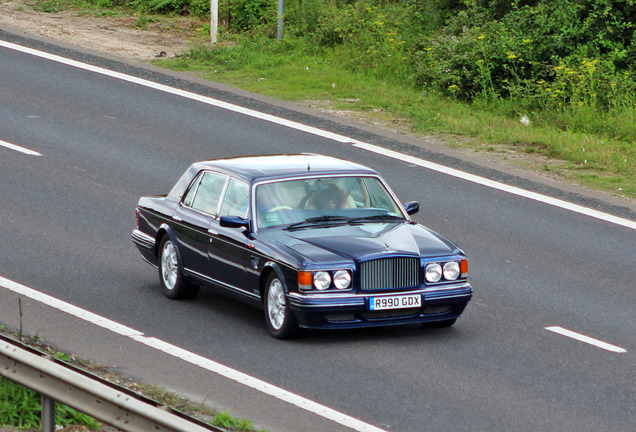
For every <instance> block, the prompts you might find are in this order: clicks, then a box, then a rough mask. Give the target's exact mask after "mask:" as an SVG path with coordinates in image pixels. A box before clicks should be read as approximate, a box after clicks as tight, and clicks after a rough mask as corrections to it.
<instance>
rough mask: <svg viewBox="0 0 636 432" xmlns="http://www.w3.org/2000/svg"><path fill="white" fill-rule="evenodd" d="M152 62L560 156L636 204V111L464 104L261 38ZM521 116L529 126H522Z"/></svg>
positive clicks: (558, 168)
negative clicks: (537, 109)
mask: <svg viewBox="0 0 636 432" xmlns="http://www.w3.org/2000/svg"><path fill="white" fill-rule="evenodd" d="M156 63H157V64H158V65H160V66H163V67H167V68H170V69H173V70H180V71H192V72H196V73H197V74H199V75H200V76H201V77H203V78H205V79H209V80H212V81H216V82H221V83H224V84H227V85H230V86H235V87H239V88H242V89H244V90H249V91H252V92H257V93H260V94H264V95H268V96H271V97H275V98H278V99H283V100H289V101H297V102H304V101H314V103H315V104H317V105H321V106H328V107H330V108H331V109H336V110H348V111H355V112H358V113H359V114H360V116H362V117H367V118H369V119H370V120H371V121H378V122H381V123H385V124H387V125H400V126H401V127H402V128H405V129H406V130H407V131H408V132H412V133H416V134H421V135H441V136H444V137H445V138H446V139H448V137H449V136H450V137H451V138H450V139H449V144H450V145H455V146H463V147H470V148H472V149H475V150H478V151H480V150H489V151H493V148H494V149H497V150H495V151H499V152H504V153H509V152H515V153H517V154H522V155H523V154H526V153H528V154H532V155H533V156H542V157H543V158H544V159H545V160H546V161H547V160H555V159H556V160H560V161H562V162H563V163H561V164H553V165H551V166H552V168H551V170H550V173H552V174H553V175H557V176H561V177H563V178H564V179H568V180H571V181H576V182H580V183H583V184H585V185H587V186H591V187H594V188H598V189H602V190H605V191H608V192H610V193H612V194H616V195H622V196H626V197H629V198H636V143H635V138H636V109H634V110H631V111H629V110H624V111H623V112H621V113H620V115H617V113H615V112H613V113H608V114H605V115H604V114H599V113H590V112H589V111H586V110H584V109H581V110H578V111H577V110H571V111H568V112H554V111H544V112H524V111H517V109H518V108H515V105H514V104H512V103H511V102H506V101H495V102H492V101H491V102H487V101H476V102H473V103H472V104H468V103H463V102H460V101H455V100H453V99H449V98H445V97H440V96H437V95H435V94H426V93H423V92H421V91H417V90H415V89H412V88H404V87H401V86H397V85H395V84H393V83H390V82H386V81H380V80H377V79H376V78H374V77H373V76H370V75H369V74H365V73H360V72H358V73H355V72H351V71H348V70H345V69H343V68H339V67H337V66H336V64H337V61H336V60H334V59H329V58H325V57H318V56H312V55H308V54H305V53H304V49H303V48H302V46H299V45H296V44H295V43H294V42H289V41H285V42H283V43H279V42H275V41H271V40H267V39H258V38H256V39H249V38H247V37H237V36H233V37H232V40H227V41H225V42H222V43H221V44H219V47H218V48H215V49H209V48H206V47H193V48H192V49H191V51H190V53H187V54H185V55H183V56H181V57H178V58H174V59H168V60H159V61H157V62H156ZM315 101H320V102H315ZM524 115H526V116H528V118H529V119H530V122H531V123H530V125H529V126H526V125H523V124H522V123H521V118H522V116H524ZM572 130H575V131H576V132H573V131H572ZM453 136H454V137H455V138H452V137H453ZM543 166H544V164H543V163H539V165H536V164H535V165H534V166H532V168H534V169H537V170H542V169H543Z"/></svg>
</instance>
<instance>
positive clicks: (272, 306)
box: [263, 273, 298, 339]
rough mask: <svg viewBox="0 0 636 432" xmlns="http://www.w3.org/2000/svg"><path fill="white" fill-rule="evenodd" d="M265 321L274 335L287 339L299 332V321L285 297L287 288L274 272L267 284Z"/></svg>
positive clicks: (264, 300)
mask: <svg viewBox="0 0 636 432" xmlns="http://www.w3.org/2000/svg"><path fill="white" fill-rule="evenodd" d="M264 294H265V296H264V299H263V302H264V306H265V322H266V323H267V328H268V330H269V332H270V333H271V335H272V336H274V337H275V338H277V339H287V338H290V337H292V336H295V335H296V334H297V333H298V323H297V322H296V318H295V317H294V314H293V313H292V311H291V310H290V308H289V303H288V302H287V300H286V298H285V288H284V287H283V283H282V282H281V281H280V278H279V277H278V276H277V275H276V274H275V273H272V274H271V275H269V277H268V278H267V282H266V284H265V292H264Z"/></svg>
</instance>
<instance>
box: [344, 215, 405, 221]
mask: <svg viewBox="0 0 636 432" xmlns="http://www.w3.org/2000/svg"><path fill="white" fill-rule="evenodd" d="M398 220H406V219H404V218H403V217H402V216H395V215H392V214H378V215H373V216H362V217H357V218H352V219H349V223H361V222H391V221H398Z"/></svg>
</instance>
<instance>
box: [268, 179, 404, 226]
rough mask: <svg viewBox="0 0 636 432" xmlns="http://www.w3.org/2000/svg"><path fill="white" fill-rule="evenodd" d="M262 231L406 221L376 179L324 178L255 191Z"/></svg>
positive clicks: (285, 183)
mask: <svg viewBox="0 0 636 432" xmlns="http://www.w3.org/2000/svg"><path fill="white" fill-rule="evenodd" d="M256 219H257V223H258V226H259V228H271V227H281V226H282V227H289V228H292V227H298V226H301V225H303V224H304V223H307V224H338V223H345V222H351V221H367V220H369V221H382V220H396V219H400V220H402V219H404V216H403V215H402V212H401V211H400V208H399V206H398V204H397V203H396V202H395V200H394V199H393V197H392V196H391V194H390V193H389V191H388V190H387V189H386V187H385V186H384V184H383V183H382V182H381V181H380V180H379V179H378V178H376V177H321V178H306V179H301V180H287V181H279V182H273V183H265V184H261V185H259V186H257V188H256Z"/></svg>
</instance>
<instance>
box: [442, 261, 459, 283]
mask: <svg viewBox="0 0 636 432" xmlns="http://www.w3.org/2000/svg"><path fill="white" fill-rule="evenodd" d="M458 277H459V264H458V263H457V262H455V261H449V262H447V263H446V264H444V279H446V280H449V281H454V280H455V279H457V278H458Z"/></svg>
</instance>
